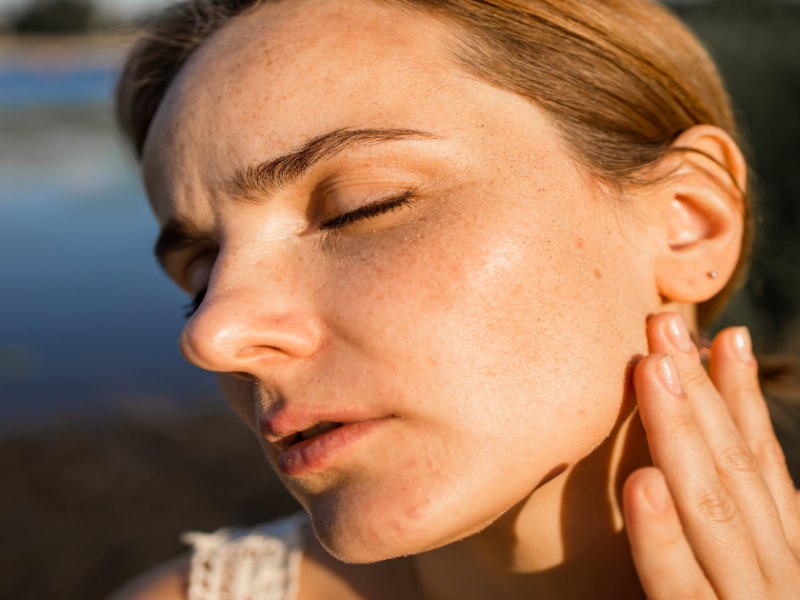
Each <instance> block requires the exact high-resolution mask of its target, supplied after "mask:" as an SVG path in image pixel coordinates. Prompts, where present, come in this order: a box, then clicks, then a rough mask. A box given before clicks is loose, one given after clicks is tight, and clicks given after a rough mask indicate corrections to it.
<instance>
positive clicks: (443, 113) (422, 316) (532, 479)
mask: <svg viewBox="0 0 800 600" xmlns="http://www.w3.org/2000/svg"><path fill="white" fill-rule="evenodd" d="M442 31H443V27H442V26H441V25H438V24H435V23H432V22H429V21H426V20H425V19H423V18H421V17H417V16H415V15H412V14H409V13H406V12H400V11H398V10H397V9H394V8H391V7H389V6H386V5H382V4H372V3H369V2H357V1H348V0H309V1H307V2H296V3H291V4H289V3H286V4H281V3H279V4H275V5H271V6H266V7H264V8H262V9H259V10H258V11H256V12H254V13H252V14H250V15H248V16H247V18H242V19H237V20H236V21H235V22H233V23H232V24H230V25H229V26H227V27H226V28H224V29H223V30H222V31H220V32H218V33H217V34H215V35H214V36H213V37H212V39H211V40H210V41H208V42H207V43H206V44H205V45H204V46H203V47H201V48H200V49H199V51H198V52H197V53H196V54H195V55H194V56H193V57H192V58H191V59H190V61H189V63H188V64H187V65H186V67H185V68H184V69H183V70H182V72H181V73H180V75H179V76H178V78H177V80H176V81H175V83H174V84H173V85H172V86H171V88H170V90H169V92H168V93H167V96H166V98H165V100H164V102H163V104H162V106H161V108H160V110H159V112H158V114H157V116H156V118H155V121H154V123H153V126H152V128H151V132H150V135H149V137H148V140H147V143H146V147H145V152H144V161H143V164H144V174H145V179H146V185H147V190H148V194H149V196H150V199H151V202H152V205H153V208H154V211H155V213H156V215H157V216H158V218H159V220H160V221H161V222H162V223H163V222H166V221H167V220H168V219H169V218H170V217H174V216H180V217H181V218H183V219H185V220H187V221H190V222H191V223H193V224H194V225H195V226H196V227H197V228H199V229H201V230H203V231H207V232H209V233H210V234H211V235H213V237H214V238H215V239H216V240H217V241H218V243H219V246H220V251H219V254H218V255H215V256H204V257H199V258H197V257H192V256H188V255H187V256H183V255H182V257H181V258H179V259H175V260H174V261H171V262H170V263H169V265H168V267H169V269H170V273H171V274H172V275H173V277H174V278H175V279H176V280H177V281H178V282H179V284H181V285H183V286H184V287H185V288H187V291H191V292H196V291H197V290H198V289H199V288H201V287H203V286H204V285H205V284H206V283H207V277H208V275H207V272H208V270H209V269H208V267H210V265H211V264H212V263H213V270H211V275H210V285H209V290H208V293H207V296H206V300H205V301H204V303H203V305H202V306H201V308H200V310H199V311H198V312H197V313H196V314H195V316H194V317H193V318H192V319H191V320H190V321H189V322H188V323H187V326H186V328H185V331H184V333H183V336H182V349H183V351H184V353H185V355H186V356H187V358H189V359H190V360H192V361H193V362H195V363H196V364H198V365H199V366H201V367H203V368H207V369H210V370H213V371H218V372H222V373H225V372H240V373H246V374H248V375H249V376H250V377H251V378H253V379H255V380H256V383H254V382H250V381H241V380H238V379H235V378H233V377H232V376H231V375H221V376H220V380H221V384H222V387H223V390H224V391H225V393H226V397H227V398H228V400H229V402H230V403H231V405H232V406H233V407H234V409H235V410H236V411H237V413H238V414H239V415H240V416H241V417H242V418H243V419H244V420H245V421H246V422H247V423H248V425H250V427H252V428H253V429H254V430H256V431H257V418H258V415H259V414H261V413H262V412H264V411H268V410H269V409H270V408H271V407H274V406H275V405H276V403H279V402H281V401H288V402H296V403H299V404H302V403H310V404H313V405H315V406H318V405H322V404H324V403H329V404H330V405H332V406H356V407H362V408H369V409H370V410H375V411H377V412H379V413H381V414H386V415H392V416H393V417H394V418H393V419H392V421H391V423H389V424H388V425H387V426H386V427H385V428H384V429H383V430H382V434H381V436H379V437H374V438H370V439H369V440H368V441H367V442H366V443H364V444H363V445H361V446H359V451H358V452H356V453H354V454H352V455H349V456H347V457H346V458H345V459H344V460H342V461H340V462H338V463H337V464H336V465H335V467H334V468H331V469H329V470H328V471H326V472H324V473H321V474H316V475H310V476H307V477H303V478H299V479H293V480H286V485H287V486H288V487H289V489H290V490H291V491H292V492H293V493H294V494H295V496H296V497H297V498H298V499H299V500H300V501H301V502H302V503H303V505H304V506H305V507H306V508H308V510H309V512H310V514H311V516H312V519H313V522H314V526H315V529H316V532H317V534H318V536H319V537H320V540H321V542H322V543H323V545H324V546H325V548H326V549H328V550H329V551H330V552H331V553H333V554H334V555H335V556H337V557H339V558H342V559H344V560H346V561H349V562H371V561H375V560H381V559H385V558H390V557H396V556H401V555H406V554H413V553H416V552H419V551H421V550H426V549H430V548H436V547H439V546H442V545H444V544H447V543H449V542H451V541H454V540H457V539H461V538H463V537H465V536H467V535H469V534H471V533H473V532H476V531H479V530H481V529H483V528H484V527H486V526H487V525H488V524H489V523H491V522H493V521H495V520H496V519H498V517H499V516H500V515H502V514H503V513H505V512H506V511H509V509H511V508H512V507H514V506H516V505H518V504H519V503H520V502H522V501H523V500H525V499H526V498H527V497H528V496H529V495H530V494H531V492H532V490H534V489H535V488H536V486H537V485H538V484H539V483H540V482H542V481H543V480H544V479H545V478H546V477H548V476H549V475H550V474H552V473H553V472H554V470H559V469H561V467H562V466H566V467H569V468H572V467H573V466H574V465H576V464H578V463H580V461H582V460H583V459H584V458H585V457H587V455H589V454H590V452H591V451H592V450H593V449H595V448H596V447H597V446H598V445H600V444H601V443H602V442H603V440H604V439H605V438H606V437H607V436H608V435H609V433H610V432H611V431H612V429H613V428H614V426H615V424H616V422H617V420H618V418H619V415H620V410H621V407H622V404H623V402H624V400H625V395H626V392H625V371H626V368H627V367H628V362H629V361H630V359H631V357H632V356H635V355H637V354H640V353H646V351H647V343H646V339H645V332H644V326H643V324H644V322H645V317H646V315H647V314H648V313H650V312H651V311H653V310H654V308H655V307H657V306H658V303H659V298H658V294H657V293H656V290H655V286H654V283H653V280H652V257H651V256H649V255H648V253H647V251H643V248H646V247H647V244H646V243H644V242H643V241H642V240H643V238H644V236H645V233H644V232H642V231H640V230H639V229H637V227H636V226H635V225H634V224H633V222H634V219H631V218H629V217H628V216H627V213H623V212H622V211H620V210H619V209H618V208H616V207H615V206H614V205H613V202H611V201H610V200H609V199H608V198H607V197H604V196H602V195H600V194H599V193H598V192H597V191H595V190H596V188H595V187H593V186H591V185H588V183H587V175H586V174H584V173H582V172H581V171H579V169H578V167H577V166H576V165H575V164H574V162H573V161H572V160H571V159H570V158H569V155H568V153H567V151H566V149H565V148H564V146H563V144H562V142H561V141H560V138H559V136H558V135H557V133H556V132H555V131H553V129H552V126H551V125H550V124H549V123H548V121H547V119H546V118H545V117H544V115H543V113H542V112H541V111H540V110H538V109H537V108H536V107H535V106H533V105H532V104H531V103H530V102H528V101H526V100H524V99H522V98H520V97H518V96H516V95H514V94H511V93H510V92H507V91H504V90H500V89H497V88H495V87H492V86H490V85H488V84H486V83H484V82H481V81H477V80H475V79H474V78H472V77H468V76H466V75H465V74H464V73H462V72H460V71H458V70H457V69H455V68H454V67H453V66H452V64H451V62H450V58H449V57H450V53H449V49H448V46H447V42H446V38H445V36H444V35H443V34H442ZM340 128H354V129H361V128H403V129H414V130H421V131H425V132H431V133H433V134H435V135H436V136H437V139H435V140H424V141H419V140H416V141H402V142H389V143H385V144H380V145H373V146H369V147H366V148H360V149H353V150H348V151H347V152H345V153H342V154H341V155H339V156H337V157H335V158H333V159H331V160H330V161H328V162H325V163H320V164H319V165H317V166H316V167H315V169H314V170H313V171H312V172H311V173H309V175H308V177H307V178H305V179H303V180H301V181H299V182H297V183H296V184H292V185H288V186H286V187H284V188H281V189H279V190H278V191H277V192H276V193H275V194H274V195H272V196H271V197H269V198H265V199H264V201H263V202H256V203H244V202H241V201H239V200H237V199H235V198H234V197H233V195H232V193H231V185H230V179H231V177H232V174H233V173H234V172H235V171H236V169H241V168H244V167H246V166H248V165H252V164H257V163H259V162H260V161H262V160H265V159H268V158H271V157H273V156H275V155H278V154H281V153H283V152H286V151H288V150H290V149H293V148H295V147H296V146H297V145H298V144H301V143H302V142H304V141H305V140H306V139H308V138H312V137H314V136H318V135H321V134H325V133H327V132H329V131H332V130H336V129H340ZM331 178H333V179H335V180H336V181H339V182H340V188H339V189H340V190H341V191H340V192H337V193H339V196H337V197H336V199H334V200H331V202H330V205H325V206H323V207H321V208H320V210H323V211H329V212H330V213H332V214H336V213H337V211H338V212H344V211H345V210H350V209H352V208H353V207H357V206H358V204H359V202H361V197H362V196H363V195H365V194H367V192H369V193H374V192H385V191H396V190H398V189H415V190H418V194H417V197H415V199H414V201H413V203H412V205H411V206H409V207H404V208H401V209H398V210H395V211H392V212H390V213H387V214H385V215H381V216H379V217H376V218H374V219H370V220H368V221H364V222H359V223H356V224H353V226H351V227H349V228H345V229H342V230H341V231H339V232H338V233H336V234H334V235H333V236H331V237H328V238H326V239H328V242H322V241H321V239H322V237H323V236H322V233H321V232H319V231H314V228H313V224H309V219H308V215H309V210H310V207H311V205H312V204H313V203H315V202H319V200H318V199H315V198H316V197H315V194H314V190H315V189H318V186H319V185H320V182H323V181H326V180H328V179H331ZM336 178H338V179H336ZM337 185H338V184H337ZM337 202H338V203H339V204H337ZM317 208H319V207H317V206H316V205H315V206H314V209H315V210H316V209H317ZM623 230H624V234H623V233H622V232H623ZM309 231H310V232H309ZM190 259H194V260H190ZM204 268H205V269H206V271H202V272H203V273H206V275H204V276H202V277H195V276H194V275H193V274H194V273H196V272H200V270H201V269H204ZM198 280H199V281H198ZM190 281H193V282H194V283H193V284H192V285H190V284H189V283H188V282H190ZM190 287H193V288H194V289H189V288H190ZM254 357H255V358H254ZM256 388H257V390H258V393H256V394H254V389H256ZM263 445H264V448H265V451H266V453H267V455H268V457H269V458H270V460H271V461H272V462H273V464H274V463H275V462H276V453H275V451H274V450H273V449H272V448H271V447H270V446H269V445H268V444H267V443H266V442H263ZM559 472H560V471H559Z"/></svg>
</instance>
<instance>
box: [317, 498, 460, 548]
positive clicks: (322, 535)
mask: <svg viewBox="0 0 800 600" xmlns="http://www.w3.org/2000/svg"><path fill="white" fill-rule="evenodd" d="M370 487H371V486H369V485H367V486H353V487H351V488H349V489H346V490H340V491H336V492H332V493H328V494H324V495H323V496H321V497H316V498H313V499H312V500H311V501H307V510H308V512H309V514H310V515H311V521H312V523H313V526H314V532H315V534H316V536H317V538H318V539H319V541H320V543H321V544H322V545H323V547H324V548H325V549H326V550H327V551H328V552H329V553H330V554H332V555H333V556H335V557H336V558H337V559H339V560H341V561H344V562H348V563H354V564H363V563H373V562H378V561H382V560H387V559H391V558H397V557H399V556H407V555H411V554H417V553H419V552H424V551H426V550H432V549H434V548H437V547H440V546H443V545H445V544H447V543H449V542H451V541H455V540H457V539H460V538H462V537H464V536H465V535H468V533H469V531H463V532H462V531H461V530H460V527H459V525H460V524H459V523H453V522H451V520H449V519H447V520H443V519H442V513H443V512H445V511H444V510H443V508H445V507H444V506H443V504H442V503H438V502H437V503H434V501H433V499H432V498H431V497H429V496H425V495H420V494H414V493H409V492H408V491H407V490H404V489H402V486H400V487H391V488H383V489H370ZM450 512H452V511H450Z"/></svg>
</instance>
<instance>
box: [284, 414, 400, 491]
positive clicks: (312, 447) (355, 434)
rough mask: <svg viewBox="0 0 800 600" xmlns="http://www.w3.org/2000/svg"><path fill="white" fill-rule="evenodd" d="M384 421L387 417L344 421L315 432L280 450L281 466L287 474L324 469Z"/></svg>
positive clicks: (296, 475) (302, 473)
mask: <svg viewBox="0 0 800 600" xmlns="http://www.w3.org/2000/svg"><path fill="white" fill-rule="evenodd" d="M384 423H386V419H371V420H369V421H358V422H356V423H345V424H344V425H342V426H341V427H337V428H336V429H331V430H330V431H326V432H325V433H320V434H319V435H315V436H314V437H313V438H311V439H308V440H303V441H302V442H299V443H297V444H294V445H293V446H292V447H291V448H287V449H286V450H283V451H282V452H280V453H279V454H278V467H279V468H280V470H281V472H282V473H283V474H284V475H286V476H287V477H302V476H303V475H311V474H313V473H321V472H322V471H324V470H325V469H328V468H330V467H331V466H333V464H334V463H336V462H337V461H338V460H341V459H342V458H344V457H345V456H346V455H347V454H349V453H350V452H352V451H353V450H354V449H355V447H356V446H357V444H358V442H359V441H361V440H362V439H363V438H364V437H366V436H367V435H368V434H369V433H370V432H372V431H374V430H375V429H376V428H377V427H380V426H381V425H383V424H384Z"/></svg>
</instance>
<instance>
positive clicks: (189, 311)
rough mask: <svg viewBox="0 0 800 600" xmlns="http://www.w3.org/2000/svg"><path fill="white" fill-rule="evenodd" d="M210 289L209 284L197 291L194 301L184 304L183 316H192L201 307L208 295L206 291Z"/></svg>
mask: <svg viewBox="0 0 800 600" xmlns="http://www.w3.org/2000/svg"><path fill="white" fill-rule="evenodd" d="M207 291H208V286H206V287H204V288H203V289H202V290H200V291H199V292H197V293H196V294H195V295H194V298H192V301H191V302H189V303H188V304H184V305H183V316H184V318H186V319H188V318H190V317H191V316H192V315H193V314H194V313H196V312H197V309H198V308H200V305H201V304H202V303H203V300H204V299H205V297H206V292H207Z"/></svg>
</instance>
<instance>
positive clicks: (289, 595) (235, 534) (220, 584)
mask: <svg viewBox="0 0 800 600" xmlns="http://www.w3.org/2000/svg"><path fill="white" fill-rule="evenodd" d="M308 524H309V519H308V515H306V514H305V513H298V514H296V515H293V516H291V517H288V518H285V519H281V520H279V521H273V522H272V523H267V524H265V525H259V526H257V527H253V528H252V529H233V528H230V529H220V530H218V531H215V532H214V533H194V532H192V533H185V534H183V536H182V539H183V541H184V542H185V543H187V544H189V545H190V546H192V547H193V552H192V566H191V574H190V576H189V600H294V598H295V597H296V596H297V587H298V584H299V580H300V560H301V559H302V557H303V550H304V546H305V536H306V527H307V526H308Z"/></svg>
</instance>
